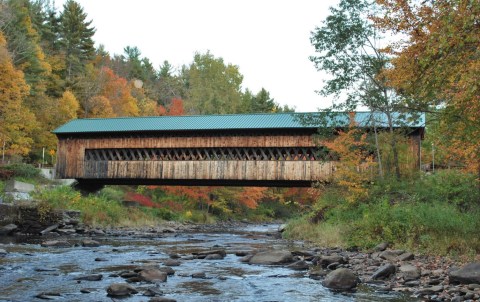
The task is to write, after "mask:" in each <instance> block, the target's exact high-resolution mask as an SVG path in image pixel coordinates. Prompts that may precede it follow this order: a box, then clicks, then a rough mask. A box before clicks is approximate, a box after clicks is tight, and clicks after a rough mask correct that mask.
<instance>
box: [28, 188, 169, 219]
mask: <svg viewBox="0 0 480 302" xmlns="http://www.w3.org/2000/svg"><path fill="white" fill-rule="evenodd" d="M116 195H117V194H115V193H114V192H111V190H108V191H107V192H105V193H101V194H98V195H89V196H87V197H83V196H81V194H80V193H79V192H77V191H75V190H73V189H72V188H70V187H67V186H62V187H57V188H54V189H51V190H43V191H42V192H40V193H38V194H37V195H36V196H35V198H36V199H37V200H38V201H39V207H40V208H42V209H43V210H44V211H48V210H51V209H69V210H78V211H81V212H82V220H83V222H84V223H86V224H88V225H90V226H147V225H151V226H153V225H156V224H158V223H160V222H162V221H163V217H162V215H161V213H160V214H159V209H155V210H154V209H148V210H146V209H143V208H141V207H138V208H137V207H133V208H132V207H125V206H123V205H122V204H121V202H120V201H119V200H114V199H112V196H116Z"/></svg>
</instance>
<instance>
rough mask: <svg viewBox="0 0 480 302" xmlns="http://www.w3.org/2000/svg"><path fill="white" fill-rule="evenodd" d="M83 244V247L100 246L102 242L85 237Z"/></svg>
mask: <svg viewBox="0 0 480 302" xmlns="http://www.w3.org/2000/svg"><path fill="white" fill-rule="evenodd" d="M82 246H83V247H99V246H100V242H98V241H95V240H91V239H84V240H82Z"/></svg>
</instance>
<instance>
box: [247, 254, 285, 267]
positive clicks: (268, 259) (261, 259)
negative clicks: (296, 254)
mask: <svg viewBox="0 0 480 302" xmlns="http://www.w3.org/2000/svg"><path fill="white" fill-rule="evenodd" d="M292 259H293V258H292V253H290V252H289V251H267V252H260V253H257V254H255V255H253V257H252V258H251V259H250V261H249V263H250V264H263V265H273V264H283V263H290V262H292Z"/></svg>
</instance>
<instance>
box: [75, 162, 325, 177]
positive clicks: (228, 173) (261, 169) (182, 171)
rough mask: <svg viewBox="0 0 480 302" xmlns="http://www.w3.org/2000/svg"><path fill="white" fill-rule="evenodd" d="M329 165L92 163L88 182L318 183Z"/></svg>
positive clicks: (87, 166)
mask: <svg viewBox="0 0 480 302" xmlns="http://www.w3.org/2000/svg"><path fill="white" fill-rule="evenodd" d="M332 171H333V163H331V162H321V161H231V160H230V161H228V160H227V161H95V162H94V161H92V162H86V164H85V169H84V177H85V178H89V179H96V178H97V179H105V178H108V179H111V178H114V179H122V178H126V179H132V178H133V179H138V178H140V179H175V180H181V179H197V180H215V179H221V180H272V181H273V180H275V181H276V180H281V181H290V180H291V181H295V180H307V181H309V180H320V181H326V180H328V179H329V177H330V176H331V175H332Z"/></svg>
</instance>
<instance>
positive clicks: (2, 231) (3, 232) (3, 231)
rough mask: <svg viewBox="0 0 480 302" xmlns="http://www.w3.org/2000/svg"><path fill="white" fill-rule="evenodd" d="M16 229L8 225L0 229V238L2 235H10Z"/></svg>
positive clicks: (14, 226) (11, 224) (12, 225)
mask: <svg viewBox="0 0 480 302" xmlns="http://www.w3.org/2000/svg"><path fill="white" fill-rule="evenodd" d="M16 229H18V227H17V225H15V224H13V223H10V224H7V225H6V226H3V227H0V236H2V235H11V234H12V233H13V232H15V230H16Z"/></svg>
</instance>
